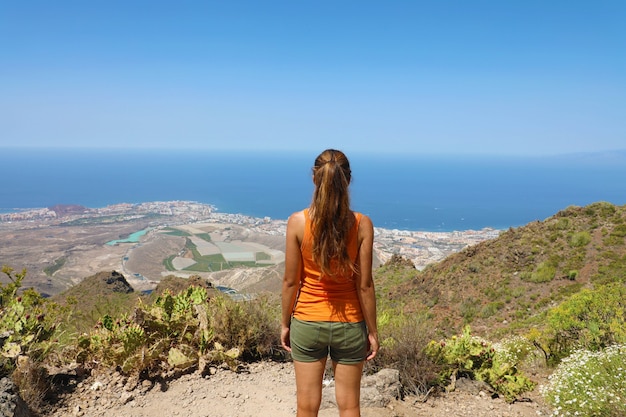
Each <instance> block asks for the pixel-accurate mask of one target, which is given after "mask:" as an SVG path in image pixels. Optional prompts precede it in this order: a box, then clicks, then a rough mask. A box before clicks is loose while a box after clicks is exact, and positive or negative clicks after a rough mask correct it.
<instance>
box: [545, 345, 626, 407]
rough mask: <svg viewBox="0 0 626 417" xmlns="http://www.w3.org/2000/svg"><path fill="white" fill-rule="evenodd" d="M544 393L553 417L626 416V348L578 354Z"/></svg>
mask: <svg viewBox="0 0 626 417" xmlns="http://www.w3.org/2000/svg"><path fill="white" fill-rule="evenodd" d="M540 391H541V394H542V395H543V396H544V398H545V399H546V401H548V402H549V403H550V404H551V405H552V406H553V407H554V412H553V414H552V415H553V416H603V417H604V416H607V417H617V416H624V415H626V345H613V346H610V347H608V348H606V349H604V350H602V351H598V352H590V351H586V350H579V351H576V352H574V353H573V354H572V355H570V356H568V357H567V358H565V359H563V360H562V361H561V363H560V365H559V366H558V367H557V368H556V370H555V371H554V373H553V374H552V375H551V376H550V378H549V384H548V385H546V386H542V387H540Z"/></svg>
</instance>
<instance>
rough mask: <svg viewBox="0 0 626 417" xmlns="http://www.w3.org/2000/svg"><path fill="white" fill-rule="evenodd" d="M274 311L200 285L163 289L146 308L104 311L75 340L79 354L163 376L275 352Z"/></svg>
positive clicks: (130, 370) (88, 359)
mask: <svg viewBox="0 0 626 417" xmlns="http://www.w3.org/2000/svg"><path fill="white" fill-rule="evenodd" d="M275 311H276V309H274V310H272V309H271V308H269V307H268V305H266V304H264V303H263V301H262V300H253V301H250V302H245V303H244V302H242V303H237V302H235V301H233V300H231V299H230V298H228V297H226V296H222V295H220V296H217V297H214V298H211V299H209V297H208V294H207V291H206V289H205V288H202V287H194V286H192V287H189V288H187V289H186V290H184V291H182V292H180V293H179V294H176V295H173V294H172V293H171V292H169V290H166V291H165V292H164V293H163V294H162V295H160V296H159V297H157V298H156V300H155V301H154V302H153V303H152V305H149V306H143V305H139V306H138V307H136V308H135V311H134V312H133V314H132V315H130V316H128V315H122V316H121V317H119V318H117V319H115V318H113V317H111V316H108V315H105V316H104V317H103V318H102V320H101V322H100V323H98V325H97V326H96V329H94V330H93V331H92V332H91V333H90V334H89V335H85V336H83V337H81V338H80V339H79V341H78V348H79V352H78V353H77V358H78V359H79V360H80V361H81V362H83V363H86V364H89V363H91V362H92V361H93V362H96V361H99V362H101V363H103V364H104V365H106V366H115V367H119V368H120V369H121V371H122V372H124V373H126V374H134V375H138V374H143V375H145V376H147V377H153V376H167V375H169V374H171V373H172V372H180V371H185V370H188V369H193V368H196V367H198V366H200V363H201V362H202V363H205V364H206V363H214V362H220V363H221V362H226V363H227V364H229V365H230V366H231V367H236V366H237V361H238V359H240V358H241V357H242V356H243V357H245V358H247V359H256V358H260V357H267V356H271V355H273V354H274V348H275V347H276V346H278V345H279V336H278V335H279V331H278V329H279V325H278V323H279V321H278V314H277V313H275Z"/></svg>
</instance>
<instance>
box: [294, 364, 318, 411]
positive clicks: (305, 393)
mask: <svg viewBox="0 0 626 417" xmlns="http://www.w3.org/2000/svg"><path fill="white" fill-rule="evenodd" d="M293 366H294V369H295V371H296V396H297V401H298V405H297V406H298V412H297V414H296V416H297V417H317V413H318V412H319V409H320V404H321V402H322V380H323V378H324V371H325V370H326V358H323V359H320V360H318V361H315V362H299V361H296V360H294V361H293Z"/></svg>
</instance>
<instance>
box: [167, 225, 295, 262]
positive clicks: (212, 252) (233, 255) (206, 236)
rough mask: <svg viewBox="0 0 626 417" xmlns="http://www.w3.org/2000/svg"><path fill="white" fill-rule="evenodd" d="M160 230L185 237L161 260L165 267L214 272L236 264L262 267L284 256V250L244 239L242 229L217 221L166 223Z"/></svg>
mask: <svg viewBox="0 0 626 417" xmlns="http://www.w3.org/2000/svg"><path fill="white" fill-rule="evenodd" d="M163 233H166V234H169V235H175V236H183V237H185V238H186V243H185V247H184V248H183V249H181V250H180V252H179V253H177V254H174V255H171V256H169V257H168V258H166V259H165V260H164V264H165V267H166V268H167V270H168V271H189V272H216V271H223V270H226V269H232V268H236V267H242V266H244V267H264V266H269V265H275V264H279V263H281V262H283V261H284V260H285V254H284V252H283V251H280V250H276V249H272V248H269V247H267V246H266V245H263V244H261V243H256V242H250V241H243V240H242V237H243V236H242V234H241V231H239V230H235V229H233V228H231V227H226V226H224V225H218V224H210V223H206V224H187V225H181V226H175V227H168V228H166V229H164V230H163Z"/></svg>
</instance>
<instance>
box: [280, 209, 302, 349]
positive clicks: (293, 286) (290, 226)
mask: <svg viewBox="0 0 626 417" xmlns="http://www.w3.org/2000/svg"><path fill="white" fill-rule="evenodd" d="M303 234H304V214H303V213H302V212H298V213H294V214H292V215H291V216H290V217H289V220H288V221H287V237H286V241H285V275H284V276H283V288H282V315H281V316H282V317H281V331H280V341H281V344H282V346H283V348H285V349H286V350H287V351H288V352H291V346H290V343H289V325H290V323H291V314H292V313H293V307H294V304H295V302H296V296H297V295H298V289H299V287H300V270H301V269H302V265H301V263H302V254H301V252H300V242H301V241H302V235H303Z"/></svg>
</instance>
